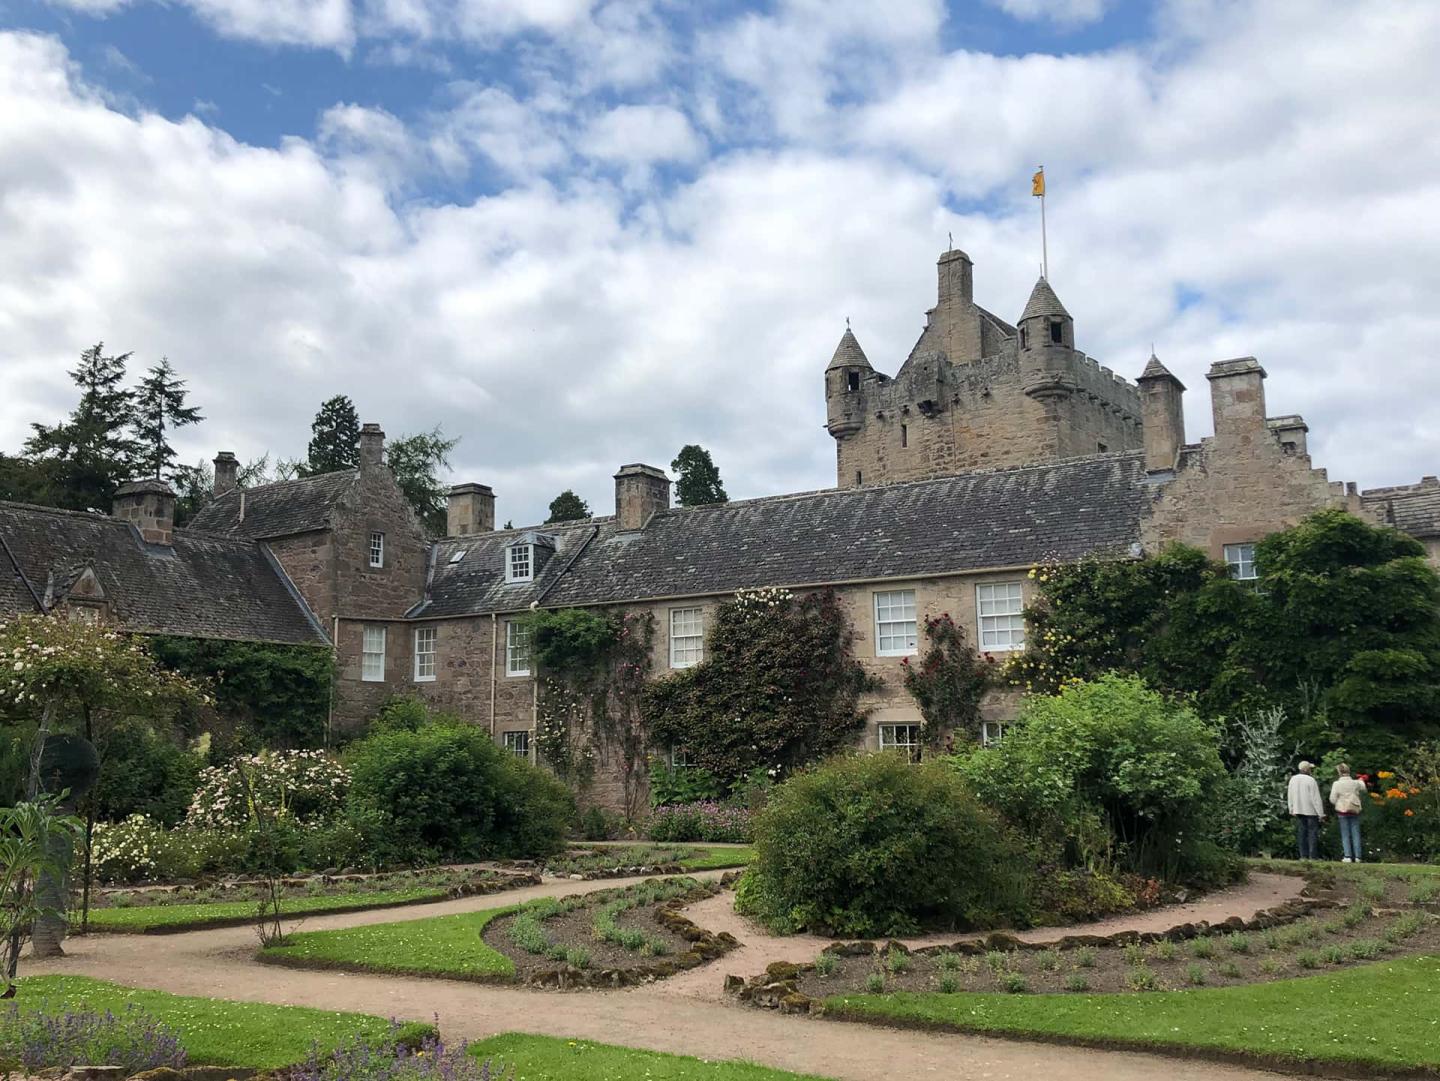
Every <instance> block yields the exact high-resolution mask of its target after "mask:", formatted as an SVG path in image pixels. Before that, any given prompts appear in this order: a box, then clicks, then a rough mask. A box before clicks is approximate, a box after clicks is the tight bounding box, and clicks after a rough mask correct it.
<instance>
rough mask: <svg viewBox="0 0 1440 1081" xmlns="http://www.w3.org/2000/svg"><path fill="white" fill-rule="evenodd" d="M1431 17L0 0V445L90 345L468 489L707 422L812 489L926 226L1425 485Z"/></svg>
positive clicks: (1125, 360)
mask: <svg viewBox="0 0 1440 1081" xmlns="http://www.w3.org/2000/svg"><path fill="white" fill-rule="evenodd" d="M1436 55H1440V5H1434V4H1432V3H1428V2H1425V0H1372V2H1370V3H1367V4H1363V5H1355V4H1353V3H1344V2H1341V0H1314V2H1313V3H1306V4H1304V5H1288V4H1276V3H1273V2H1271V3H1266V2H1263V0H1251V2H1247V0H1161V2H1155V3H1141V2H1138V0H972V2H969V3H953V4H951V5H949V6H948V7H946V6H942V5H941V4H940V2H939V0H896V2H893V3H887V4H885V5H879V4H873V3H860V2H854V0H828V2H822V0H776V2H775V3H772V4H766V5H754V6H739V5H718V4H715V5H692V4H685V3H679V2H671V0H170V2H168V3H164V4H161V3H155V2H152V0H0V146H4V147H5V149H6V154H5V156H4V158H3V159H0V246H3V250H5V251H7V252H8V253H11V255H12V259H11V260H10V267H9V269H8V270H6V271H0V341H3V344H0V377H3V379H4V384H5V386H6V389H7V391H9V393H7V394H6V395H3V396H0V449H5V450H13V449H15V448H16V447H18V444H19V443H20V442H21V440H22V439H23V437H24V433H25V431H26V428H27V425H28V423H29V421H31V420H35V419H46V420H49V419H53V418H54V416H55V415H57V414H58V413H59V412H62V411H63V410H64V409H65V408H66V407H67V405H68V403H69V399H70V390H69V387H68V386H67V385H66V380H65V376H64V371H65V369H66V367H68V366H69V365H70V364H71V362H72V361H73V358H74V356H75V355H76V354H78V353H79V351H80V350H81V349H82V348H84V347H85V346H86V345H88V344H90V343H92V342H93V341H94V340H96V339H99V338H104V339H105V340H106V342H107V343H108V344H110V345H112V346H113V347H115V348H116V349H132V350H135V352H136V355H137V358H138V359H139V360H140V361H141V362H142V363H148V362H150V361H151V360H153V359H155V358H157V357H158V356H159V355H161V354H166V355H168V356H169V357H170V359H171V360H172V362H174V363H175V364H176V366H177V367H178V368H179V369H180V370H181V372H182V374H185V375H186V376H187V377H188V378H189V379H190V381H191V383H192V386H193V387H194V391H195V396H196V400H197V401H198V402H199V403H200V404H201V405H202V407H204V408H205V410H206V413H207V417H208V419H207V421H206V423H205V424H204V425H201V426H198V427H197V428H195V429H191V430H189V431H188V432H185V433H182V438H181V440H180V441H179V443H180V446H181V448H182V450H183V451H184V453H185V455H186V456H187V458H188V459H190V460H198V459H201V458H208V457H210V456H212V455H213V453H214V452H215V451H216V450H219V449H232V450H235V451H236V452H237V453H240V454H241V455H242V456H246V457H248V456H254V455H258V454H260V453H262V452H265V451H269V452H271V453H272V454H279V455H293V454H296V453H299V452H300V451H301V450H302V449H303V446H304V441H305V438H306V434H307V429H308V423H309V418H310V416H311V415H312V414H313V412H314V409H315V407H316V406H317V405H318V403H319V401H320V400H322V399H323V398H325V397H328V396H329V395H330V394H333V393H339V392H343V393H348V394H350V395H351V396H352V397H353V398H354V399H355V400H356V402H357V405H359V407H360V409H361V412H362V413H363V414H365V419H367V420H369V419H374V420H378V421H380V422H381V423H382V424H384V425H385V427H386V428H387V430H388V431H390V432H391V433H392V434H402V433H406V432H412V431H416V430H420V429H422V428H423V429H428V428H430V427H433V426H434V425H436V424H440V425H442V426H443V427H444V428H445V429H446V430H447V431H448V432H451V433H452V434H456V435H459V436H461V437H462V443H461V445H460V447H459V449H458V451H457V454H456V460H455V476H454V479H455V480H476V481H481V482H485V483H491V484H493V485H494V486H495V487H496V488H497V491H498V492H499V496H500V511H499V513H500V516H501V518H502V519H504V518H513V519H515V520H516V521H517V522H519V521H524V520H528V519H532V518H536V517H537V516H543V508H544V506H545V504H546V503H548V501H549V498H550V497H551V496H552V495H553V494H554V493H555V492H556V491H558V490H560V489H561V488H564V487H574V488H575V489H576V490H577V491H579V492H580V494H581V495H582V496H584V497H586V498H587V499H589V500H590V502H591V504H592V506H594V507H595V508H596V509H597V511H598V510H603V509H605V507H606V506H607V505H608V502H609V499H610V481H609V477H610V474H611V473H612V472H613V471H614V468H615V466H617V465H619V464H620V463H621V462H630V461H637V460H643V461H649V462H654V463H655V464H658V465H662V466H664V465H668V463H669V460H670V458H671V457H673V455H674V452H675V451H676V450H677V449H678V448H679V446H680V445H682V444H683V443H687V442H695V441H698V442H702V443H704V444H705V445H707V446H709V447H711V449H712V450H713V451H714V453H715V456H716V458H717V461H718V462H719V464H720V466H721V469H722V472H723V473H724V475H725V477H726V480H727V483H728V485H729V487H730V490H731V492H732V494H734V495H741V496H744V495H763V494H769V493H773V492H777V491H787V490H796V489H803V488H812V487H821V486H825V485H828V484H830V483H833V464H832V461H833V446H832V445H831V444H830V442H829V439H828V437H827V436H825V434H824V432H823V430H822V429H821V427H820V424H821V421H822V419H823V402H822V400H821V396H820V382H819V372H820V371H821V370H822V369H823V367H824V364H825V361H826V360H827V359H828V356H829V353H830V351H831V350H832V349H833V347H834V342H835V341H836V340H837V339H838V337H839V334H840V331H841V330H843V326H844V319H845V317H847V316H849V317H850V318H851V319H852V321H853V324H854V327H855V331H856V333H857V335H859V337H860V340H861V342H862V344H863V345H864V346H865V348H866V350H867V353H868V354H869V356H870V358H871V361H872V363H874V364H875V365H876V366H877V367H879V368H881V369H882V370H889V371H893V370H894V369H895V368H897V367H898V366H899V364H900V362H901V361H902V360H903V358H904V356H905V354H906V352H908V349H909V347H910V345H911V344H912V342H913V340H914V336H915V334H916V333H917V332H918V329H919V326H920V324H921V321H922V319H923V313H924V310H925V309H926V308H927V307H928V306H929V305H930V304H931V303H932V302H933V295H934V288H935V284H934V269H933V267H934V259H935V257H936V255H937V254H938V253H939V252H940V250H941V249H943V248H944V246H945V243H946V236H947V234H951V233H953V234H954V237H955V243H956V244H957V246H960V247H963V248H965V249H966V250H967V251H968V252H969V253H970V255H971V256H972V258H973V259H974V260H975V263H976V289H977V297H978V299H979V300H980V301H981V302H982V303H983V304H986V305H987V306H988V307H991V308H992V309H993V310H995V311H996V312H997V313H998V314H1000V315H1002V316H1004V317H1007V318H1012V319H1013V318H1014V316H1015V315H1016V314H1017V313H1018V311H1019V309H1020V307H1022V306H1023V304H1024V300H1025V296H1026V294H1027V293H1028V289H1029V286H1030V284H1031V283H1032V282H1033V279H1034V275H1035V269H1036V266H1037V264H1038V261H1039V253H1038V237H1037V235H1036V234H1037V228H1036V220H1035V205H1034V201H1033V200H1031V199H1030V198H1029V195H1028V190H1029V189H1028V183H1029V174H1030V171H1031V170H1032V169H1033V167H1034V165H1035V164H1036V163H1037V162H1039V161H1044V162H1045V164H1046V167H1047V174H1048V175H1049V177H1050V183H1051V198H1050V200H1049V207H1050V223H1051V235H1050V241H1051V244H1050V249H1051V279H1052V283H1053V284H1054V285H1055V287H1056V289H1057V291H1058V292H1059V293H1060V295H1061V297H1062V298H1063V299H1064V300H1065V303H1066V305H1067V307H1068V308H1069V309H1070V310H1071V311H1072V313H1074V314H1075V316H1076V320H1077V342H1078V344H1079V345H1080V346H1081V348H1084V349H1086V350H1087V351H1088V352H1090V353H1091V354H1092V355H1095V356H1097V357H1099V358H1100V359H1101V360H1102V362H1104V363H1107V364H1110V365H1111V366H1112V367H1114V368H1115V369H1116V370H1117V371H1119V372H1121V373H1122V374H1126V375H1129V376H1131V377H1133V376H1134V375H1135V374H1138V371H1139V370H1140V368H1141V367H1142V366H1143V362H1144V358H1145V356H1147V355H1148V352H1149V348H1150V344H1151V342H1152V341H1153V342H1154V343H1155V345H1156V348H1157V349H1158V350H1159V351H1160V353H1161V356H1162V358H1163V359H1165V361H1166V363H1167V364H1169V365H1170V366H1171V367H1172V368H1173V369H1175V370H1176V371H1177V372H1178V373H1179V374H1180V375H1181V377H1182V379H1184V381H1185V382H1186V383H1187V385H1188V386H1189V387H1191V388H1192V389H1191V394H1190V395H1189V397H1188V399H1187V417H1188V419H1189V421H1190V424H1191V433H1190V434H1191V437H1192V438H1198V437H1199V436H1201V435H1204V434H1206V433H1207V432H1208V405H1207V403H1206V401H1205V400H1204V389H1205V381H1204V378H1203V372H1204V370H1205V368H1206V367H1207V366H1208V364H1209V363H1210V362H1211V361H1213V360H1216V359H1221V358H1224V357H1229V356H1235V355H1245V354H1255V355H1257V356H1259V357H1260V358H1261V360H1262V362H1263V363H1264V364H1265V366H1266V368H1267V370H1268V371H1269V373H1270V377H1271V378H1270V380H1269V394H1270V403H1269V404H1270V412H1271V413H1273V414H1278V413H1287V412H1302V413H1304V414H1305V415H1306V417H1307V419H1308V420H1309V421H1310V424H1311V429H1312V431H1311V447H1312V450H1313V453H1314V455H1315V457H1316V460H1317V464H1321V465H1325V466H1328V467H1329V468H1330V470H1331V475H1332V476H1336V477H1344V478H1352V477H1353V478H1355V479H1357V480H1360V481H1361V482H1362V483H1363V484H1382V483H1397V482H1404V481H1408V480H1414V479H1416V478H1417V477H1418V476H1419V475H1420V474H1421V473H1434V472H1436V464H1437V459H1440V431H1437V428H1436V423H1435V421H1434V420H1433V419H1432V417H1431V414H1432V413H1433V411H1427V410H1422V409H1418V408H1417V407H1416V405H1415V403H1416V402H1417V401H1425V400H1433V399H1434V396H1435V394H1436V392H1437V391H1440V373H1437V371H1436V370H1435V366H1434V365H1433V364H1430V363H1428V362H1427V360H1426V359H1425V358H1427V357H1428V356H1430V355H1431V354H1432V353H1433V350H1432V349H1431V346H1430V343H1431V342H1433V341H1434V340H1435V339H1436V337H1437V334H1440V327H1437V326H1436V323H1437V321H1440V316H1437V315H1435V314H1434V312H1435V311H1436V306H1435V304H1434V290H1435V288H1436V285H1437V283H1440V262H1437V260H1440V255H1437V252H1440V244H1437V240H1440V237H1437V236H1436V232H1437V226H1436V225H1435V224H1434V218H1433V216H1430V215H1426V214H1425V213H1424V208H1425V207H1426V206H1433V205H1435V195H1436V194H1437V193H1436V192H1435V190H1434V189H1435V187H1436V185H1437V180H1436V179H1435V178H1436V177H1437V176H1440V168H1437V166H1440V160H1437V159H1440V148H1437V145H1436V140H1435V137H1434V135H1433V134H1432V131H1431V129H1432V127H1433V117H1432V116H1431V115H1430V112H1431V109H1430V108H1429V107H1428V105H1427V103H1428V102H1429V100H1430V98H1431V97H1432V96H1433V90H1432V88H1431V86H1430V74H1429V69H1430V66H1431V64H1432V63H1433V58H1434V56H1436Z"/></svg>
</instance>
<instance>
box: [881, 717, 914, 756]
mask: <svg viewBox="0 0 1440 1081" xmlns="http://www.w3.org/2000/svg"><path fill="white" fill-rule="evenodd" d="M880 749H881V750H882V751H904V752H905V753H906V754H907V755H909V756H910V757H912V758H913V757H914V756H915V752H916V751H917V750H919V749H920V726H919V725H918V724H882V725H881V726H880Z"/></svg>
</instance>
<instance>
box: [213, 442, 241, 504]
mask: <svg viewBox="0 0 1440 1081" xmlns="http://www.w3.org/2000/svg"><path fill="white" fill-rule="evenodd" d="M239 477H240V463H239V462H238V461H237V460H236V458H235V453H234V451H229V450H222V451H221V452H220V453H219V454H217V455H215V498H216V499H219V498H220V497H221V496H222V495H224V494H225V493H226V492H233V491H234V490H235V489H236V488H237V487H239V484H240V480H239Z"/></svg>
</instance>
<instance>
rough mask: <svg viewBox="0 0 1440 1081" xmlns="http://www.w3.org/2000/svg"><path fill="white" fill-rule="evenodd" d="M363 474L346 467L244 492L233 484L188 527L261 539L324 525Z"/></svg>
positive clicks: (287, 534) (314, 528)
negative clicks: (231, 487) (334, 471)
mask: <svg viewBox="0 0 1440 1081" xmlns="http://www.w3.org/2000/svg"><path fill="white" fill-rule="evenodd" d="M359 476H360V473H359V471H358V470H355V469H342V470H340V471H339V472H337V473H321V474H320V475H319V476H316V477H306V478H304V479H303V480H283V481H277V482H276V483H274V484H265V485H261V486H260V487H258V488H248V489H245V490H243V491H242V490H240V489H238V488H237V489H232V490H231V491H229V492H226V493H225V494H224V495H222V496H220V498H218V499H215V500H212V501H211V502H210V503H209V504H208V505H207V506H206V507H205V508H204V509H203V510H202V511H201V512H200V513H199V514H197V515H196V516H195V517H194V518H193V519H192V520H191V522H190V528H192V529H196V530H201V531H203V532H206V533H229V534H233V535H235V536H241V537H262V538H263V537H286V536H290V535H291V534H294V533H310V532H313V531H315V530H320V529H326V528H328V527H329V525H330V518H331V514H332V512H333V511H334V509H335V505H336V504H337V503H339V502H340V501H341V500H342V499H344V498H345V496H346V495H348V494H349V493H350V491H351V490H352V489H353V488H354V487H355V482H356V479H357V478H358V477H359Z"/></svg>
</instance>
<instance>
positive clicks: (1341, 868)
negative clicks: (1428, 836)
mask: <svg viewBox="0 0 1440 1081" xmlns="http://www.w3.org/2000/svg"><path fill="white" fill-rule="evenodd" d="M1245 863H1246V865H1247V866H1248V867H1249V868H1250V869H1251V870H1252V871H1270V872H1273V873H1275V874H1291V875H1299V874H1304V873H1305V872H1307V871H1310V872H1316V871H1321V872H1324V871H1333V872H1334V873H1335V874H1337V875H1341V876H1343V877H1345V878H1353V879H1361V878H1368V877H1371V876H1375V875H1378V876H1380V877H1381V878H1405V879H1409V878H1431V877H1434V878H1440V863H1337V862H1335V861H1333V860H1325V861H1324V862H1315V863H1302V862H1301V861H1300V860H1267V859H1251V860H1246V861H1245Z"/></svg>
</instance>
